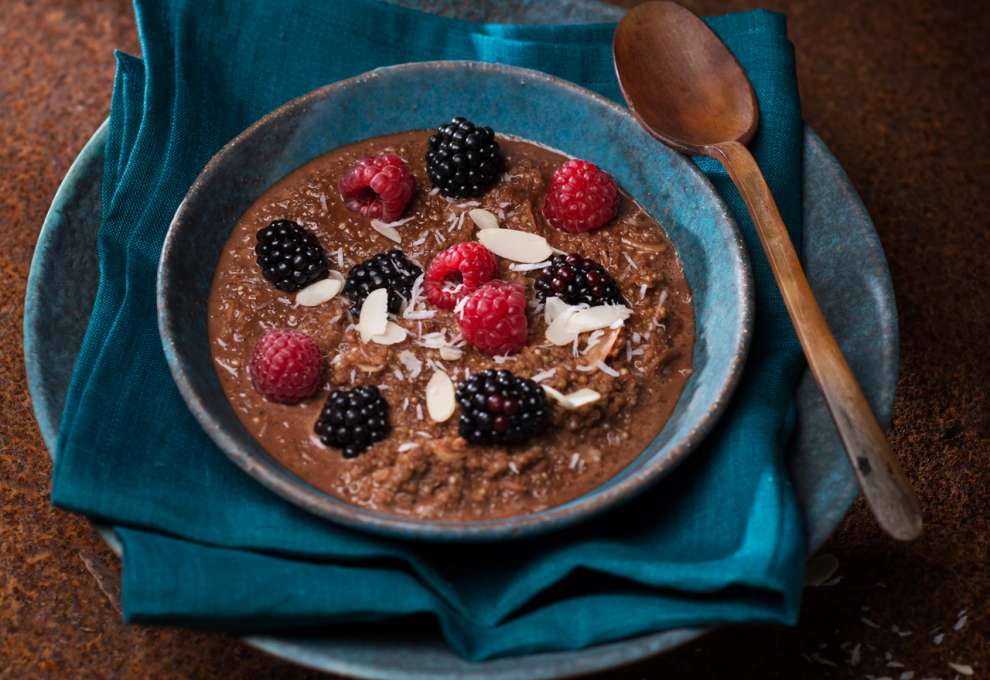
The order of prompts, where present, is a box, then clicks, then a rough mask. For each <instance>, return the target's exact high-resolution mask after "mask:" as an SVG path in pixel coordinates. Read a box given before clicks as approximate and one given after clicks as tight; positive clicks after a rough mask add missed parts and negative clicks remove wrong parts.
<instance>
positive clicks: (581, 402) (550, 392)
mask: <svg viewBox="0 0 990 680" xmlns="http://www.w3.org/2000/svg"><path fill="white" fill-rule="evenodd" d="M540 387H542V388H543V391H544V392H546V394H547V396H548V397H550V398H551V399H553V400H554V401H555V402H557V403H558V404H560V405H561V406H563V407H564V408H565V409H567V410H569V411H573V410H574V409H578V408H581V407H582V406H586V405H587V404H593V403H594V402H596V401H598V400H599V399H601V398H602V395H601V394H599V393H598V392H596V391H595V390H593V389H591V388H590V387H582V388H581V389H579V390H577V391H575V392H571V393H570V394H564V393H563V392H561V391H560V390H557V389H554V388H553V387H550V386H549V385H540Z"/></svg>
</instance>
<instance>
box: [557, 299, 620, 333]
mask: <svg viewBox="0 0 990 680" xmlns="http://www.w3.org/2000/svg"><path fill="white" fill-rule="evenodd" d="M631 314H632V310H631V309H629V308H628V307H626V306H624V305H597V306H595V307H589V308H588V309H582V310H581V311H579V312H577V313H576V314H574V315H573V316H572V317H570V319H568V321H567V328H568V330H570V331H573V332H574V333H586V332H587V331H596V330H598V329H599V328H611V327H612V326H613V325H614V324H618V323H621V322H623V321H625V320H626V319H628V318H629V316H630V315H631Z"/></svg>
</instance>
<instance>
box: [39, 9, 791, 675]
mask: <svg viewBox="0 0 990 680" xmlns="http://www.w3.org/2000/svg"><path fill="white" fill-rule="evenodd" d="M135 11H136V15H137V21H138V30H139V33H140V37H141V46H142V52H143V56H144V58H143V60H139V59H137V58H134V57H130V56H127V55H124V54H118V55H117V75H116V81H115V83H114V92H113V99H112V103H111V112H110V127H109V137H108V141H107V147H106V164H105V170H104V178H103V187H102V189H103V222H102V225H101V228H100V232H99V240H98V249H99V258H100V286H99V290H98V294H97V298H96V304H95V307H94V310H93V315H92V318H91V320H90V325H89V329H88V332H87V335H86V338H85V341H84V344H83V347H82V350H81V352H80V355H79V358H78V361H77V366H76V370H75V373H74V375H73V380H72V384H71V387H70V390H69V394H68V396H67V400H66V407H65V413H64V415H63V420H62V429H61V432H60V437H59V442H58V451H57V459H56V465H55V471H54V481H53V491H52V497H53V500H54V502H55V503H56V504H57V505H59V506H60V507H63V508H67V509H71V510H75V511H78V512H83V513H86V514H87V515H90V516H93V517H97V518H100V519H102V520H105V521H108V522H110V523H112V524H114V525H115V527H116V531H117V534H118V535H119V537H120V539H121V542H122V544H123V549H124V554H123V603H124V614H125V617H126V619H127V620H129V621H135V622H153V623H175V624H181V625H189V626H200V627H204V626H205V627H212V628H220V629H226V630H238V631H262V630H267V631H271V630H279V629H289V628H294V627H301V626H305V627H312V626H331V625H332V624H335V623H343V622H347V623H348V624H350V625H351V626H353V625H354V622H360V621H378V620H385V619H393V618H404V617H408V616H410V615H414V614H421V615H428V616H430V617H432V618H433V619H434V620H435V621H437V623H438V625H439V627H440V628H441V630H442V632H443V635H444V636H445V638H446V640H447V641H448V642H449V644H450V645H451V646H452V647H453V648H454V649H455V650H456V651H457V652H458V653H460V654H462V655H464V656H465V657H467V658H471V659H483V658H489V657H493V656H499V655H507V654H518V653H524V652H533V651H548V650H561V649H572V648H578V647H582V646H586V645H591V644H595V643H600V642H604V641H608V640H614V639H617V638H622V637H627V636H632V635H637V634H643V633H647V632H652V631H657V630H662V629H667V628H672V627H679V626H698V625H706V624H714V623H724V622H744V621H764V622H782V623H793V622H794V621H795V619H796V617H797V611H798V602H799V596H800V589H801V576H802V565H803V558H804V554H805V544H804V537H803V533H802V530H801V521H800V517H799V512H798V508H797V504H796V502H795V498H794V494H793V490H792V489H791V487H790V485H789V482H788V480H787V477H786V473H785V471H784V466H783V464H782V460H781V452H782V448H783V445H784V443H785V441H786V439H787V438H788V436H789V434H790V432H791V430H792V421H793V405H792V401H793V394H794V389H795V387H796V382H797V378H798V374H799V372H800V368H801V365H802V362H801V355H800V351H799V348H798V346H797V344H796V340H795V338H794V335H793V332H792V330H791V327H790V324H789V321H788V320H787V316H786V313H785V311H784V309H783V306H782V303H781V301H780V298H779V295H778V294H777V292H776V289H775V287H774V284H773V280H772V277H771V275H770V273H769V270H768V268H767V264H766V261H765V259H764V256H763V255H762V252H761V249H760V247H759V243H758V240H757V238H756V236H755V233H754V231H753V227H752V224H751V223H750V221H749V219H748V218H747V216H746V212H745V209H744V207H743V204H742V202H741V200H740V198H739V196H738V195H737V194H736V192H735V190H734V189H733V188H732V186H731V183H730V182H729V180H728V179H727V177H726V176H725V174H724V173H723V172H722V171H721V170H720V169H719V168H718V167H717V166H714V165H711V164H709V163H707V162H706V161H699V165H701V167H702V168H703V169H704V170H705V172H706V173H707V174H708V176H709V178H710V179H711V180H712V182H713V183H714V184H715V186H716V187H717V189H718V190H719V191H720V192H721V193H722V195H723V196H724V197H725V199H726V201H727V202H728V203H729V205H730V207H731V208H732V210H733V212H734V213H735V215H736V217H737V219H738V220H739V223H740V226H741V228H742V230H743V233H744V235H745V238H746V243H747V246H748V248H749V250H750V253H751V255H752V258H753V264H754V273H755V280H756V297H757V315H756V332H755V335H754V340H753V345H752V349H751V351H750V356H749V360H748V365H747V368H746V372H745V375H744V377H743V379H742V381H741V383H740V385H739V387H738V389H737V392H736V396H735V398H734V400H733V403H732V405H731V408H730V410H729V411H728V412H727V413H726V415H725V416H724V417H723V418H722V421H721V423H720V425H719V426H718V428H717V429H716V431H715V432H714V433H713V434H712V435H711V436H709V437H708V439H707V440H706V441H705V443H704V445H703V446H702V447H701V450H699V451H698V452H697V453H695V454H694V455H692V456H691V457H690V458H689V460H688V461H686V462H685V463H684V464H683V465H682V466H680V468H678V469H677V470H676V471H675V472H674V473H673V475H672V476H671V477H670V478H668V479H666V480H665V481H663V482H661V483H660V484H659V485H658V487H657V488H655V489H654V490H652V491H651V492H650V493H648V494H644V495H643V496H642V497H641V498H640V499H638V500H636V501H635V502H633V503H631V504H629V505H627V506H625V507H623V508H622V509H621V510H620V511H616V512H613V513H610V514H609V515H607V516H605V517H603V518H601V519H598V520H596V521H593V522H591V523H588V524H585V525H582V526H580V527H576V528H574V529H571V530H568V531H565V532H561V533H557V534H553V535H551V536H546V537H541V538H538V539H532V540H525V541H516V542H512V543H509V544H501V545H497V546H485V545H477V546H463V545H462V546H457V545H453V546H451V545H447V546H443V545H423V544H411V543H403V542H399V541H394V540H386V539H383V538H379V537H375V536H371V535H365V534H362V533H358V532H353V531H349V530H345V529H342V528H340V527H337V526H335V525H333V524H331V523H329V522H326V521H324V520H321V519H318V518H316V517H313V516H311V515H309V514H307V513H305V512H303V511H301V510H299V509H297V508H296V507H294V506H292V505H290V504H289V503H287V502H285V501H283V500H282V499H281V498H279V497H277V496H276V495H274V494H272V493H270V492H269V491H267V490H266V489H264V488H263V487H261V486H260V485H258V484H257V483H256V482H255V481H254V480H252V479H251V478H250V477H248V476H247V475H245V474H244V473H242V472H241V471H240V470H239V469H237V468H235V467H234V466H233V465H232V464H231V463H229V462H228V460H227V459H226V457H225V456H224V455H223V454H222V453H221V452H220V451H219V450H218V449H217V448H216V447H215V446H214V445H213V444H212V442H211V441H210V439H209V438H208V437H207V436H206V435H205V434H204V433H203V431H202V430H201V429H200V428H199V426H198V424H197V423H196V421H195V420H194V419H193V417H192V416H191V415H190V414H189V412H188V411H187V409H186V407H185V405H184V403H183V401H182V399H181V397H180V396H179V394H178V391H177V390H176V388H175V386H174V385H173V383H172V380H171V377H170V374H169V371H168V369H167V367H166V364H165V360H164V356H163V354H162V349H161V345H160V341H159V337H158V331H157V325H156V313H155V296H154V293H155V270H156V267H157V263H158V257H159V252H160V249H161V244H162V241H163V239H164V236H165V232H166V229H167V227H168V224H169V221H170V219H171V216H172V214H173V212H174V211H175V209H176V207H177V206H178V204H179V202H180V201H181V199H182V197H183V195H184V194H185V192H186V190H187V188H188V187H189V185H190V184H191V183H192V181H193V180H194V179H195V177H196V175H197V173H198V172H199V171H200V169H201V168H202V167H203V166H204V164H205V163H206V162H207V161H208V160H209V158H210V156H211V155H212V154H213V153H215V152H216V151H217V150H218V149H219V148H220V147H221V146H222V145H223V144H224V143H225V142H226V141H228V140H229V139H230V138H232V137H233V136H235V135H236V134H237V133H239V132H240V131H241V130H242V129H244V128H245V127H247V126H248V125H249V124H251V123H252V122H254V121H255V120H256V119H258V118H259V117H261V116H262V115H263V114H265V113H267V112H268V111H270V110H272V109H274V108H275V107H277V106H279V105H280V104H282V103H284V102H285V101H287V100H289V99H291V98H293V97H295V96H298V95H301V94H303V93H305V92H307V91H309V90H311V89H313V88H315V87H318V86H320V85H324V84H326V83H329V82H331V81H334V80H338V79H341V78H345V77H348V76H352V75H355V74H357V73H360V72H363V71H366V70H368V69H371V68H374V67H377V66H382V65H387V64H393V63H398V62H408V61H422V60H432V59H481V60H489V61H499V62H503V63H507V64H514V65H519V66H524V67H529V68H537V69H541V70H544V71H547V72H549V73H553V74H555V75H558V76H561V77H563V78H566V79H568V80H572V81H574V82H577V83H578V84H580V85H583V86H585V87H588V88H591V89H593V90H596V91H598V92H600V93H602V94H604V95H606V96H608V97H611V98H612V99H615V100H617V101H618V100H620V97H619V92H618V88H617V85H616V82H615V78H614V75H613V72H612V65H611V54H610V41H611V35H612V31H613V28H614V26H612V25H605V24H600V25H579V26H512V25H484V24H473V23H467V22H461V21H456V20H450V19H444V18H441V17H437V16H433V15H428V14H424V13H420V12H416V11H413V10H409V9H404V8H399V7H395V6H389V5H385V4H381V3H377V2H372V1H371V0H354V1H351V2H331V3H312V2H309V1H308V0H286V1H284V2H280V3H269V2H261V1H260V0H259V1H253V2H247V1H244V0H217V1H216V2H211V3H199V2H195V1H194V0H158V1H152V0H136V2H135ZM710 24H711V26H712V27H713V28H714V29H715V30H716V32H718V33H719V35H721V36H722V38H723V39H724V40H725V41H726V42H727V44H728V45H729V47H730V48H731V49H732V50H733V52H734V53H735V54H736V56H737V57H738V58H739V60H740V62H741V63H742V65H743V67H744V68H745V69H746V71H747V73H748V74H749V77H750V79H751V80H752V81H753V84H754V86H755V89H756V92H757V96H758V98H759V103H760V109H761V116H762V125H761V128H760V131H759V133H758V135H757V137H756V139H755V140H754V142H753V151H754V153H755V155H756V157H757V159H758V160H759V162H760V165H761V166H762V168H763V170H764V171H765V173H766V176H767V181H768V182H769V184H770V186H771V188H772V189H773V192H774V195H775V196H776V198H777V201H778V204H779V206H780V209H781V212H782V213H783V216H784V218H785V220H786V222H787V224H788V226H789V227H790V229H791V230H792V235H793V236H794V237H795V241H796V242H797V243H800V242H801V239H800V228H801V193H800V192H801V171H802V168H801V157H802V154H801V139H802V137H801V135H802V123H801V117H800V109H799V104H798V96H797V88H796V83H795V75H794V63H793V52H792V48H791V45H790V43H789V42H788V41H787V38H786V28H785V21H784V18H783V17H782V16H780V15H777V14H771V13H767V12H752V13H746V14H737V15H730V16H723V17H716V18H713V19H711V20H710ZM456 113H457V112H456V111H452V112H451V115H454V114H456ZM331 632H332V629H331Z"/></svg>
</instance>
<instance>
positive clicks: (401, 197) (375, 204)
mask: <svg viewBox="0 0 990 680" xmlns="http://www.w3.org/2000/svg"><path fill="white" fill-rule="evenodd" d="M337 188H338V189H340V197H341V198H343V199H344V205H346V206H347V208H348V210H353V211H354V212H359V213H361V214H362V215H364V216H365V217H370V218H375V219H379V220H381V221H383V222H394V221H395V220H397V219H399V218H400V217H402V211H404V210H405V209H406V206H407V205H408V204H409V201H410V199H412V197H413V193H415V191H416V178H415V177H413V175H412V172H410V171H409V166H408V165H406V162H405V161H404V160H402V159H401V158H399V157H398V156H396V155H395V154H393V153H383V154H379V155H377V156H372V157H371V158H362V159H361V160H359V161H358V162H357V163H355V164H354V167H352V168H351V169H350V171H349V172H348V173H347V174H346V175H344V176H343V177H341V178H340V182H339V184H338V185H337Z"/></svg>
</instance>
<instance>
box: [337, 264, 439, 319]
mask: <svg viewBox="0 0 990 680" xmlns="http://www.w3.org/2000/svg"><path fill="white" fill-rule="evenodd" d="M422 273H423V269H422V268H421V267H420V266H419V265H417V264H416V263H414V262H411V261H410V260H409V258H407V257H406V255H405V253H403V252H402V251H401V250H390V251H388V252H387V253H379V254H378V255H375V256H374V257H373V258H371V259H369V260H365V261H364V262H362V263H361V264H358V265H355V266H354V267H352V268H351V271H350V272H348V274H347V283H346V284H344V294H345V295H346V296H347V297H349V298H350V299H351V303H352V305H353V306H352V307H351V311H353V312H354V313H355V314H357V313H358V312H360V311H361V306H362V305H363V304H364V299H365V298H366V297H368V293H370V292H372V291H373V290H377V289H379V288H387V289H388V311H390V312H391V313H392V314H396V313H398V311H399V308H400V307H401V306H402V301H403V299H406V300H408V299H409V293H410V291H411V290H412V285H413V283H414V282H415V281H416V278H417V277H418V276H419V275H420V274H422Z"/></svg>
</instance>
